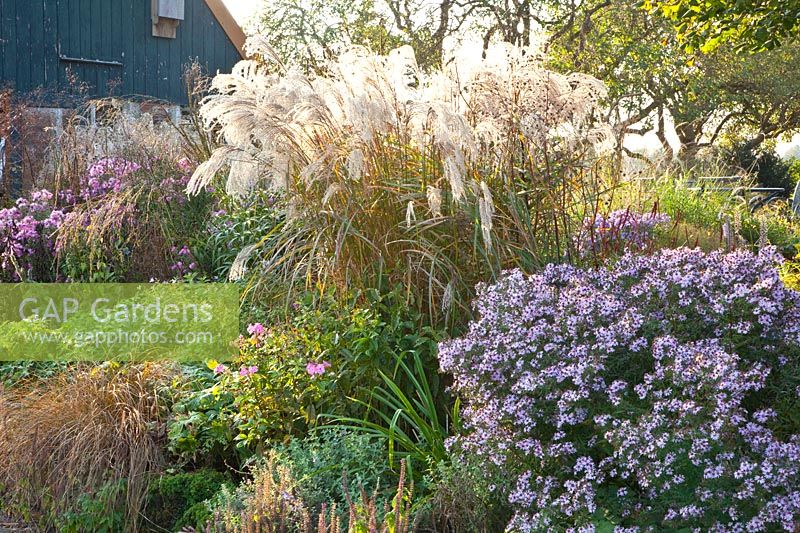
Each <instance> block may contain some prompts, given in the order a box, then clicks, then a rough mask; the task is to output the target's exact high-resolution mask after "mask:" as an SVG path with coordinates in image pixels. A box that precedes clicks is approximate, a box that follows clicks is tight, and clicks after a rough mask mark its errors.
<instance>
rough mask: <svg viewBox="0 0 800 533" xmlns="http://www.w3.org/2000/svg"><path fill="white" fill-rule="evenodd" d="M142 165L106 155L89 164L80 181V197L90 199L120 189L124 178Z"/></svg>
mask: <svg viewBox="0 0 800 533" xmlns="http://www.w3.org/2000/svg"><path fill="white" fill-rule="evenodd" d="M141 168H142V167H141V165H139V164H138V163H134V162H132V161H128V160H125V159H122V158H119V157H107V158H103V159H100V160H98V161H97V162H95V163H94V164H92V165H90V166H89V168H88V169H87V171H86V178H85V180H84V181H83V182H82V183H81V198H82V199H83V200H92V199H94V198H100V197H102V196H105V195H106V194H108V193H111V192H119V191H120V190H121V189H122V186H123V183H124V181H123V180H124V179H125V178H126V177H128V176H129V175H131V174H133V173H134V172H136V171H138V170H140V169H141Z"/></svg>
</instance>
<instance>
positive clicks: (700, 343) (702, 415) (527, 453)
mask: <svg viewBox="0 0 800 533" xmlns="http://www.w3.org/2000/svg"><path fill="white" fill-rule="evenodd" d="M779 261H780V258H779V256H778V254H777V253H776V252H775V250H774V248H766V249H764V250H762V251H761V252H760V253H759V255H754V254H752V253H750V252H745V251H737V252H733V253H729V254H725V253H722V252H713V253H704V252H702V251H700V250H690V249H686V248H682V249H677V250H661V251H659V252H658V253H655V254H653V255H650V256H642V255H633V254H627V255H625V256H623V257H622V258H621V259H620V260H619V261H618V262H617V263H616V264H614V266H612V267H609V268H601V269H596V270H582V269H579V268H575V267H572V266H564V265H562V266H553V265H551V266H548V267H547V268H545V269H544V270H543V271H542V272H541V273H540V274H536V275H533V276H530V277H526V276H525V275H523V274H522V273H521V272H519V271H514V272H510V273H508V274H507V275H506V276H505V277H504V278H503V279H502V280H501V281H500V282H498V283H497V284H495V285H491V286H483V287H481V288H480V289H479V296H478V298H477V301H476V304H475V307H476V311H477V314H478V315H479V318H478V319H477V320H476V321H475V322H473V323H472V324H471V326H470V329H469V332H468V333H467V334H466V335H465V336H464V337H462V338H458V339H454V340H452V341H448V342H445V343H443V344H442V345H441V347H440V353H439V357H440V362H441V367H442V370H444V371H446V372H451V373H452V374H453V380H454V381H453V389H454V390H455V391H456V392H457V393H458V394H459V395H460V396H461V398H462V401H463V405H464V409H463V418H464V422H465V427H466V431H465V433H464V435H463V436H461V437H459V438H458V439H457V441H456V442H454V443H453V444H454V445H455V444H458V446H460V447H463V449H465V450H468V451H470V452H474V453H477V454H479V456H481V457H485V459H486V460H487V464H492V465H495V467H497V468H498V469H500V470H501V471H502V472H504V473H505V475H506V476H508V478H509V479H510V482H509V484H508V486H507V487H505V488H504V489H501V490H504V495H505V496H506V497H507V500H508V502H509V503H510V504H511V505H512V506H513V507H514V509H515V511H516V512H515V515H514V517H513V519H512V520H511V522H510V524H509V529H510V530H512V531H593V530H594V529H593V528H595V527H597V528H600V527H603V528H604V530H612V528H613V530H614V531H626V532H627V531H664V530H682V529H683V528H687V530H694V531H719V532H723V531H779V530H781V531H797V528H798V526H799V525H800V419H798V416H797V413H798V412H800V293H797V292H795V291H793V290H790V289H787V288H786V287H785V286H784V284H783V283H782V282H781V280H780V278H779V274H778V271H777V269H776V266H777V263H778V262H779Z"/></svg>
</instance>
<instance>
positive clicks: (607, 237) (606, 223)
mask: <svg viewBox="0 0 800 533" xmlns="http://www.w3.org/2000/svg"><path fill="white" fill-rule="evenodd" d="M670 221H671V218H670V216H669V215H667V214H665V213H656V212H651V213H636V212H634V211H631V210H629V209H618V210H616V211H612V212H611V213H609V214H608V215H602V214H596V215H594V216H592V217H586V218H585V219H584V221H583V224H582V225H581V228H580V230H579V231H578V233H577V235H576V237H575V241H576V245H577V246H576V247H577V249H578V252H579V253H580V254H581V255H582V256H584V257H585V256H589V255H605V254H608V253H621V252H624V251H626V250H629V249H630V250H642V249H645V248H648V247H650V246H652V244H653V241H654V239H655V236H656V232H657V230H658V229H663V228H664V227H666V226H667V225H669V223H670Z"/></svg>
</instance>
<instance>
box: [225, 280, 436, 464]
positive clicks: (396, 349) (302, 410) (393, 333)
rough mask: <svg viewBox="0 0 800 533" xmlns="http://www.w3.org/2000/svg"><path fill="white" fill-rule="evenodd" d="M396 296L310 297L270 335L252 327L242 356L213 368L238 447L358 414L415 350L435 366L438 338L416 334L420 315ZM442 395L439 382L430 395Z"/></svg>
mask: <svg viewBox="0 0 800 533" xmlns="http://www.w3.org/2000/svg"><path fill="white" fill-rule="evenodd" d="M398 299H399V297H398ZM398 299H396V298H394V297H393V296H392V295H390V296H382V297H381V296H378V295H377V294H375V293H373V294H370V295H366V296H365V300H366V301H365V304H364V306H358V305H353V304H352V303H343V302H337V301H334V300H331V299H323V301H322V302H314V301H311V300H310V299H309V300H307V301H305V302H303V303H302V304H298V310H297V313H296V315H295V316H294V318H293V319H291V321H290V322H289V323H288V324H285V325H279V326H275V327H273V328H270V329H269V330H267V329H266V328H265V327H264V326H262V325H261V324H253V325H251V326H250V330H251V332H252V333H251V335H250V337H247V338H242V339H241V341H240V344H241V355H240V356H239V358H238V359H237V360H235V361H234V362H233V363H232V364H231V365H229V366H225V365H216V364H214V365H212V366H219V368H218V371H219V372H220V378H219V383H218V384H217V385H216V386H215V387H214V388H213V389H212V390H213V392H214V394H216V395H218V396H219V397H222V395H225V394H230V395H231V396H232V397H233V405H232V406H231V407H230V408H229V409H226V410H225V413H226V415H227V417H228V420H229V423H230V424H231V425H232V426H233V427H234V428H235V429H236V433H237V436H236V440H237V441H238V442H239V444H240V445H242V446H245V447H247V448H249V449H251V450H254V449H257V448H258V447H259V446H261V445H263V444H265V443H266V442H268V441H273V442H275V441H281V440H283V439H285V438H286V437H287V436H298V435H303V434H305V433H306V432H307V431H308V429H309V428H312V427H314V426H316V424H317V418H318V415H319V414H320V413H323V412H324V413H333V414H337V415H343V416H361V414H363V412H364V405H363V402H367V401H368V400H369V397H370V390H371V389H372V388H373V387H374V386H376V385H378V384H379V383H381V382H382V377H381V372H387V373H389V374H390V375H392V374H394V371H393V369H396V368H397V365H396V360H397V359H399V360H402V359H403V358H404V357H405V355H406V354H409V353H419V354H420V357H421V358H422V360H423V361H425V362H426V363H427V364H432V361H433V360H434V354H435V350H436V342H437V339H438V338H439V334H438V333H437V332H435V331H434V330H431V329H428V328H422V329H420V328H419V326H418V325H417V324H418V315H414V314H410V313H409V312H408V310H406V309H404V308H403V307H402V305H400V304H397V303H396V302H398ZM400 301H402V300H400ZM406 384H407V381H406V380H405V379H403V380H401V382H400V385H401V386H406ZM440 392H441V387H440V386H439V384H438V380H436V381H434V382H433V383H432V393H433V394H434V395H435V396H436V397H437V398H438V394H439V393H440ZM352 398H355V399H356V400H360V401H361V402H362V404H359V403H357V402H353V401H352Z"/></svg>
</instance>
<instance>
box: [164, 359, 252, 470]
mask: <svg viewBox="0 0 800 533" xmlns="http://www.w3.org/2000/svg"><path fill="white" fill-rule="evenodd" d="M214 384H215V380H214V374H213V373H212V372H211V370H209V369H208V368H204V367H196V366H193V365H184V367H183V374H182V376H181V379H180V380H179V381H176V382H174V383H173V389H174V390H175V391H176V392H175V398H174V402H173V404H172V412H171V414H170V417H169V420H168V422H167V439H168V445H167V447H168V449H169V451H170V452H171V453H172V454H173V455H174V456H175V458H177V460H178V462H179V463H180V464H181V465H187V464H193V465H197V466H209V467H217V468H221V467H224V466H225V465H226V464H228V465H230V464H233V465H238V463H239V457H238V455H237V454H236V450H235V449H234V446H233V437H234V433H233V428H232V427H231V425H230V424H229V422H228V420H227V418H226V411H228V410H230V409H231V408H232V405H233V396H232V395H231V394H227V393H222V392H220V391H218V390H217V389H215V388H214Z"/></svg>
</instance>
